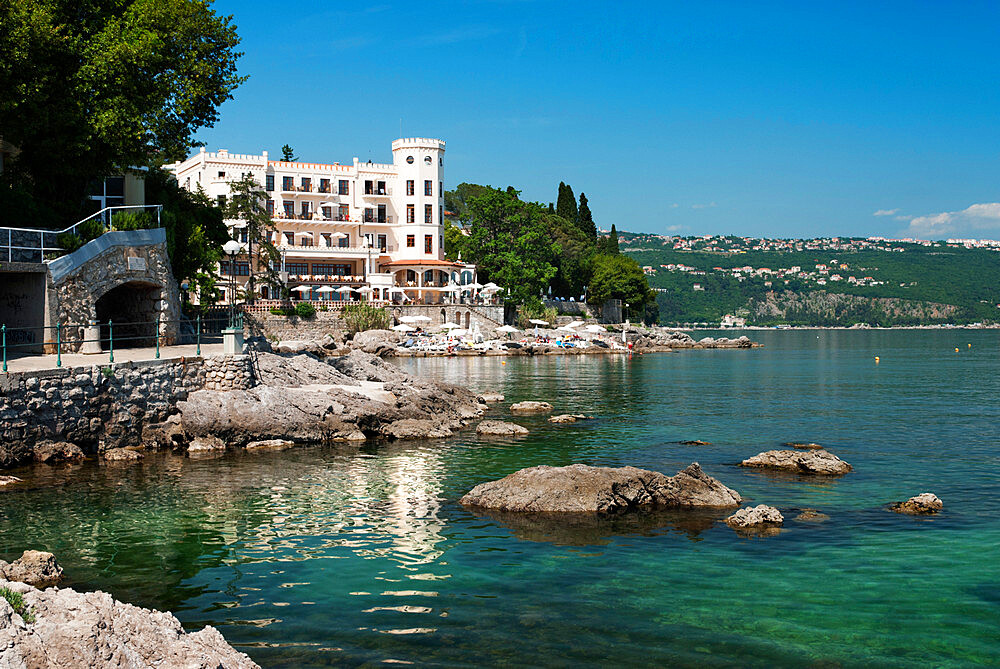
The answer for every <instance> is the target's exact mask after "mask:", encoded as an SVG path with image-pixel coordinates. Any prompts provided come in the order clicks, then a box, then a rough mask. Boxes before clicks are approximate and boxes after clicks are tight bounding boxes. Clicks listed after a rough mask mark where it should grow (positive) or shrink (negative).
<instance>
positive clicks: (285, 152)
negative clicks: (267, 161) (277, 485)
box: [281, 144, 298, 163]
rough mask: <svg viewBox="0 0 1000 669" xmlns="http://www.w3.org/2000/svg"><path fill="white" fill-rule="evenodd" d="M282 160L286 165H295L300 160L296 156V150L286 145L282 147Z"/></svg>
mask: <svg viewBox="0 0 1000 669" xmlns="http://www.w3.org/2000/svg"><path fill="white" fill-rule="evenodd" d="M281 159H282V160H284V161H285V162H286V163H294V162H295V161H296V160H298V157H297V156H296V155H295V149H293V148H292V147H291V146H290V145H288V144H285V145H284V146H283V147H281Z"/></svg>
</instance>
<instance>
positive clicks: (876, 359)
mask: <svg viewBox="0 0 1000 669" xmlns="http://www.w3.org/2000/svg"><path fill="white" fill-rule="evenodd" d="M878 359H879V358H878V356H877V355H876V356H875V363H876V364H877V363H878Z"/></svg>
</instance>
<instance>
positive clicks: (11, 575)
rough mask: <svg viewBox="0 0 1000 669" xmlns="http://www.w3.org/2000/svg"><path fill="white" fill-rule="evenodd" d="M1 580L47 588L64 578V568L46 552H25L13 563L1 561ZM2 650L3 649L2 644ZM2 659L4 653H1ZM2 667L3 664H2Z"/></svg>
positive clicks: (0, 664)
mask: <svg viewBox="0 0 1000 669" xmlns="http://www.w3.org/2000/svg"><path fill="white" fill-rule="evenodd" d="M0 578H3V579H5V580H8V581H17V582H18V583H27V584H28V585H31V586H34V587H36V588H47V587H48V586H50V585H55V584H56V583H58V582H59V581H61V580H62V578H63V570H62V567H60V566H59V563H57V562H56V556H55V555H53V554H52V553H46V552H45V551H24V553H22V554H21V557H19V558H18V559H16V560H14V561H13V562H11V563H9V564H8V563H6V562H3V561H0ZM0 648H3V646H2V644H0ZM0 659H3V653H2V652H0ZM0 666H3V663H2V662H0Z"/></svg>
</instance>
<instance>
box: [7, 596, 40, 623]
mask: <svg viewBox="0 0 1000 669" xmlns="http://www.w3.org/2000/svg"><path fill="white" fill-rule="evenodd" d="M0 597H3V598H4V599H6V600H7V603H8V604H10V607H11V608H12V609H14V613H16V614H17V615H19V616H21V618H22V619H23V620H24V622H26V623H28V624H29V625H30V624H32V623H34V622H35V614H34V613H32V611H31V610H30V609H29V608H28V605H27V604H25V603H24V595H22V594H21V593H20V592H14V591H13V590H10V589H8V588H0Z"/></svg>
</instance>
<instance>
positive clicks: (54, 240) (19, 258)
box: [0, 204, 163, 263]
mask: <svg viewBox="0 0 1000 669" xmlns="http://www.w3.org/2000/svg"><path fill="white" fill-rule="evenodd" d="M132 209H141V210H147V209H155V210H156V227H160V211H161V210H162V209H163V205H160V204H144V205H125V206H120V207H105V208H104V209H101V210H100V211H98V212H95V213H93V214H91V215H90V216H87V217H86V218H84V219H82V220H79V221H77V222H76V223H74V224H73V225H71V226H69V227H68V228H66V229H65V230H40V229H35V228H0V259H2V258H3V256H6V258H7V262H34V263H40V262H44V261H45V254H46V253H53V252H59V253H60V255H64V254H65V253H66V250H65V249H63V248H62V247H61V246H59V235H64V234H77V230H78V229H79V227H80V226H81V225H83V224H84V223H87V222H89V221H100V222H101V223H102V224H103V226H104V228H103V231H104V232H107V231H108V230H110V229H111V224H112V222H113V218H114V217H113V213H114V212H115V211H120V210H132ZM4 251H6V253H4Z"/></svg>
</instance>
